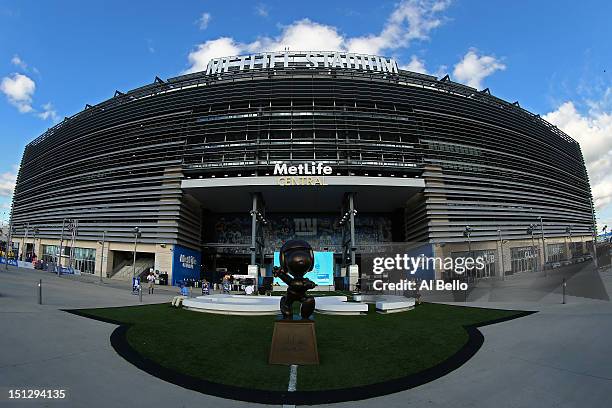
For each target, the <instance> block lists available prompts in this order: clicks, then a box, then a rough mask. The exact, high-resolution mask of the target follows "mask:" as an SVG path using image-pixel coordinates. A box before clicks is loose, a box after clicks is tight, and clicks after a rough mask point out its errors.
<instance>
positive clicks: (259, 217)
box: [250, 193, 268, 287]
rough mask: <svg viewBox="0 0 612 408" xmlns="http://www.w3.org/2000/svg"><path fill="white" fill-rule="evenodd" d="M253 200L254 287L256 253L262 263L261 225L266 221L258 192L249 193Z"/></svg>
mask: <svg viewBox="0 0 612 408" xmlns="http://www.w3.org/2000/svg"><path fill="white" fill-rule="evenodd" d="M251 197H252V200H253V206H252V208H251V212H250V214H251V248H250V249H251V262H250V267H252V268H254V269H255V268H256V270H257V271H256V272H254V274H255V276H254V278H255V287H257V283H258V282H257V281H258V279H259V264H258V263H257V255H259V259H260V262H261V264H263V252H264V236H263V225H266V224H267V223H268V221H267V220H266V217H265V204H264V201H263V198H262V197H261V194H260V193H253V194H251Z"/></svg>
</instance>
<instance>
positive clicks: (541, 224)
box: [539, 215, 546, 270]
mask: <svg viewBox="0 0 612 408" xmlns="http://www.w3.org/2000/svg"><path fill="white" fill-rule="evenodd" d="M539 218H540V232H541V233H542V268H543V269H544V270H546V268H544V265H545V264H546V241H544V220H543V218H542V216H541V215H540V217H539Z"/></svg>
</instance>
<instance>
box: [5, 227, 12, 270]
mask: <svg viewBox="0 0 612 408" xmlns="http://www.w3.org/2000/svg"><path fill="white" fill-rule="evenodd" d="M12 232H13V223H12V221H11V220H9V227H8V232H7V233H6V264H5V269H6V270H7V271H8V264H9V251H10V250H11V249H12V245H11V233H12Z"/></svg>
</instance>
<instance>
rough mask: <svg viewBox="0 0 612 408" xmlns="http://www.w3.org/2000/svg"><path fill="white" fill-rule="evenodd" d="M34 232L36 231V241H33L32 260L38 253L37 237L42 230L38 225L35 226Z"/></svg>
mask: <svg viewBox="0 0 612 408" xmlns="http://www.w3.org/2000/svg"><path fill="white" fill-rule="evenodd" d="M32 232H34V241H33V242H32V261H33V260H34V255H36V239H37V238H38V234H39V232H40V230H39V229H38V227H34V229H33V230H32Z"/></svg>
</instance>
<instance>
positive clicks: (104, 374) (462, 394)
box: [0, 265, 612, 408]
mask: <svg viewBox="0 0 612 408" xmlns="http://www.w3.org/2000/svg"><path fill="white" fill-rule="evenodd" d="M595 273H596V274H597V275H599V278H600V279H601V281H602V283H603V286H604V287H605V288H606V290H607V291H608V293H612V273H611V272H610V271H609V269H608V270H602V271H599V272H595ZM39 279H42V281H43V304H42V305H38V304H37V299H38V295H37V283H38V280H39ZM175 292H176V290H174V288H172V289H170V290H168V289H166V290H159V291H158V293H156V294H155V295H147V294H146V293H145V294H144V295H143V303H159V302H167V301H169V300H170V298H171V296H173V294H174V293H175ZM568 293H570V294H571V291H569V292H568ZM501 298H503V297H499V296H495V299H501ZM491 300H492V298H491V297H489V298H488V299H487V300H486V301H485V300H484V299H483V298H481V299H480V300H479V301H476V302H473V303H469V305H473V306H484V307H499V308H515V309H522V310H538V311H539V313H535V314H532V315H530V316H527V317H523V318H520V319H516V320H511V321H508V322H504V323H499V324H495V325H491V326H487V327H483V328H481V329H480V330H481V331H482V333H483V334H484V336H485V342H484V345H483V346H482V348H481V349H480V350H479V351H478V353H476V355H475V356H474V357H473V358H472V359H471V360H469V361H468V362H467V363H466V364H464V365H463V366H461V367H460V368H459V369H457V370H455V371H453V372H452V373H450V374H448V375H447V376H445V377H442V378H440V379H438V380H435V381H433V382H430V383H428V384H425V385H423V386H420V387H417V388H414V389H411V390H407V391H403V392H400V393H396V394H391V395H387V396H383V397H378V398H373V399H370V400H364V401H355V402H347V403H341V404H334V405H335V406H338V407H340V406H342V407H354V406H359V407H362V406H363V407H366V406H367V407H370V406H371V407H406V406H414V407H424V406H428V407H447V406H452V407H491V406H495V407H502V408H503V407H508V408H509V407H534V406H538V407H578V406H580V407H604V406H608V405H610V401H612V353H611V352H610V349H611V348H612V341H611V340H612V302H609V301H605V300H595V299H587V298H583V297H574V296H568V297H567V299H566V300H567V304H561V297H560V294H559V292H558V291H551V292H550V293H549V294H548V295H547V296H545V297H543V298H541V299H539V301H538V302H537V303H535V302H521V303H509V302H493V301H491ZM493 300H494V299H493ZM138 304H140V302H139V299H138V296H134V295H131V294H130V291H129V287H128V286H127V284H122V283H120V284H117V283H102V284H101V283H99V282H98V280H97V279H93V278H91V279H81V280H79V279H71V278H67V277H57V276H55V275H52V274H49V273H47V272H41V271H34V270H26V269H17V268H15V267H9V269H8V271H6V270H5V267H4V265H1V266H0V328H1V330H2V335H1V336H0V350H2V351H1V352H0V406H50V407H53V406H70V407H121V406H128V405H129V406H142V407H164V408H165V407H208V406H210V407H235V406H245V405H256V404H246V403H243V402H239V401H232V400H224V399H221V398H217V397H211V396H208V395H204V394H201V393H198V392H194V391H190V390H186V389H183V388H181V387H178V386H175V385H173V384H170V383H167V382H165V381H162V380H160V379H158V378H156V377H153V376H151V375H149V374H147V373H145V372H143V371H141V370H139V369H137V368H136V367H134V366H132V365H131V364H130V363H128V362H127V361H125V360H124V359H123V358H121V357H120V356H119V355H117V354H116V353H115V351H114V350H113V348H112V347H111V345H110V341H109V338H110V334H111V332H112V331H113V330H114V329H115V327H116V326H114V325H112V324H107V323H103V322H99V321H95V320H91V319H87V318H83V317H79V316H76V315H73V314H69V313H66V312H64V311H62V310H61V309H70V308H84V307H107V306H128V305H138ZM398 346H401V345H398ZM203 347H204V345H203ZM245 369H248V367H245ZM298 376H299V370H298ZM253 381H254V382H256V381H257V379H256V378H254V379H253ZM43 388H44V389H49V388H51V389H65V390H66V394H67V397H66V399H64V400H38V401H34V400H27V401H24V400H9V399H8V390H9V389H43Z"/></svg>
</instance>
